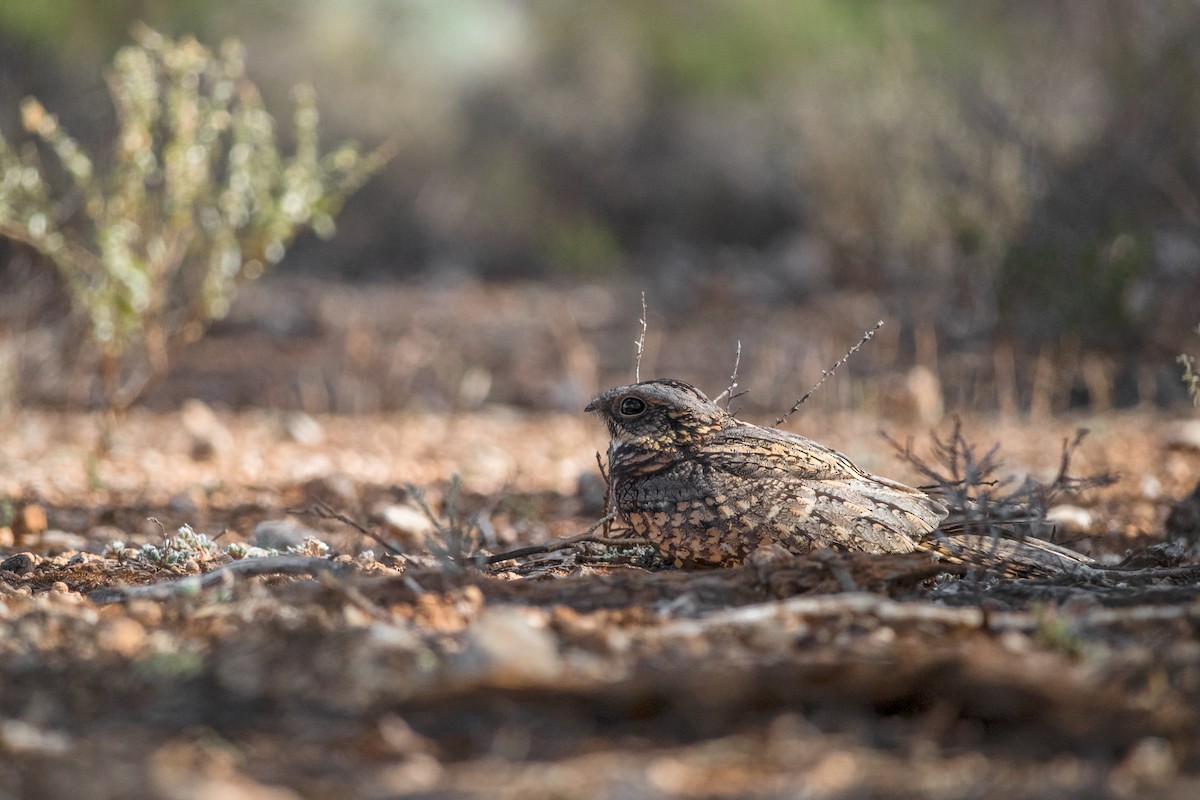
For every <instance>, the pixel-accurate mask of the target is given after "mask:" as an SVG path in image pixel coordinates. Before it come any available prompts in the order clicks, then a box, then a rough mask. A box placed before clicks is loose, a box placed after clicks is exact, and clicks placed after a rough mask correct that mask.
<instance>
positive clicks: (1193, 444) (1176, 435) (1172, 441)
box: [1163, 419, 1200, 451]
mask: <svg viewBox="0 0 1200 800" xmlns="http://www.w3.org/2000/svg"><path fill="white" fill-rule="evenodd" d="M1163 443H1164V444H1166V446H1167V447H1168V448H1169V449H1172V450H1196V451H1200V419H1189V420H1184V421H1182V422H1176V423H1174V424H1173V425H1171V426H1170V427H1168V428H1167V430H1166V433H1165V434H1164V435H1163Z"/></svg>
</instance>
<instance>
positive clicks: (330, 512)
mask: <svg viewBox="0 0 1200 800" xmlns="http://www.w3.org/2000/svg"><path fill="white" fill-rule="evenodd" d="M286 511H287V513H289V514H301V515H307V516H310V517H316V518H317V519H333V520H337V521H338V522H340V523H342V524H343V525H349V526H350V527H351V528H354V530H356V531H358V532H359V533H361V534H362V535H363V536H366V537H367V538H368V539H370V540H371V541H373V542H378V543H379V544H381V545H383V547H384V548H385V549H386V550H387V551H388V552H389V553H391V554H392V555H394V556H401V555H404V551H403V550H401V549H400V548H399V547H396V545H394V544H392V543H391V542H389V541H388V540H387V539H385V538H383V536H382V535H381V534H379V533H376V532H375V531H373V530H371V529H370V528H368V527H366V526H365V525H363V524H361V523H359V522H357V521H355V520H353V519H351V518H350V517H348V516H346V515H345V514H342V513H341V512H338V511H335V510H334V509H333V507H332V506H330V505H329V504H328V503H326V502H325V501H324V500H318V501H316V502H315V503H313V504H312V505H311V506H309V507H308V508H289V509H286Z"/></svg>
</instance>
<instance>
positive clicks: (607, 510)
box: [596, 450, 616, 537]
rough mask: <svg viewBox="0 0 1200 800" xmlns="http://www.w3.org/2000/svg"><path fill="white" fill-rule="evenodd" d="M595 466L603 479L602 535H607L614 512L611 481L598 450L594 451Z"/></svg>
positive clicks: (610, 529)
mask: <svg viewBox="0 0 1200 800" xmlns="http://www.w3.org/2000/svg"><path fill="white" fill-rule="evenodd" d="M596 466H597V467H598V468H599V469H600V477H601V478H603V479H604V535H605V537H607V536H609V535H610V534H611V533H612V521H613V519H614V518H615V517H616V514H615V513H614V512H613V510H612V483H610V482H609V480H608V470H607V469H605V468H604V461H603V460H602V459H601V458H600V451H599V450H597V451H596Z"/></svg>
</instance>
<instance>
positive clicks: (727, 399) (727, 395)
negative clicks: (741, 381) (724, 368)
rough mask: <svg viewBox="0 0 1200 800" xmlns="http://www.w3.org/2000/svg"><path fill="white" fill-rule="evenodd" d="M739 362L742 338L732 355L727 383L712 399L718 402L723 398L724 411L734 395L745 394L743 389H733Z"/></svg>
mask: <svg viewBox="0 0 1200 800" xmlns="http://www.w3.org/2000/svg"><path fill="white" fill-rule="evenodd" d="M741 364H742V340H741V339H738V343H737V355H735V356H734V357H733V373H732V374H731V375H730V376H729V385H728V386H727V387H725V391H723V392H721V393H720V394H719V395H717V396H716V397H715V398H714V399H713V402H714V403H720V402H721V399H722V398H724V400H725V411H726V412H729V405H730V404H731V403H732V402H733V400H734V398H735V397H741V396H742V395H744V394H745V392H744V391H742V392H735V391H734V390H735V389H737V385H738V382H737V376H738V367H740V366H741ZM729 413H733V412H729ZM735 416H736V414H735Z"/></svg>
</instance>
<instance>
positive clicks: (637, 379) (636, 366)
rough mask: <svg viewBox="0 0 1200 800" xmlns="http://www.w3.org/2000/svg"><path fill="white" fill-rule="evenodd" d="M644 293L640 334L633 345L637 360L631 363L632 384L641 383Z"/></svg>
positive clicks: (644, 342) (644, 341) (644, 339)
mask: <svg viewBox="0 0 1200 800" xmlns="http://www.w3.org/2000/svg"><path fill="white" fill-rule="evenodd" d="M646 316H647V314H646V293H645V292H642V318H641V319H640V320H639V322H641V323H642V333H641V335H640V336H638V338H637V341H636V342H634V344H636V345H637V359H636V360H635V361H634V362H633V382H634V383H641V382H642V353H644V352H645V350H646Z"/></svg>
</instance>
